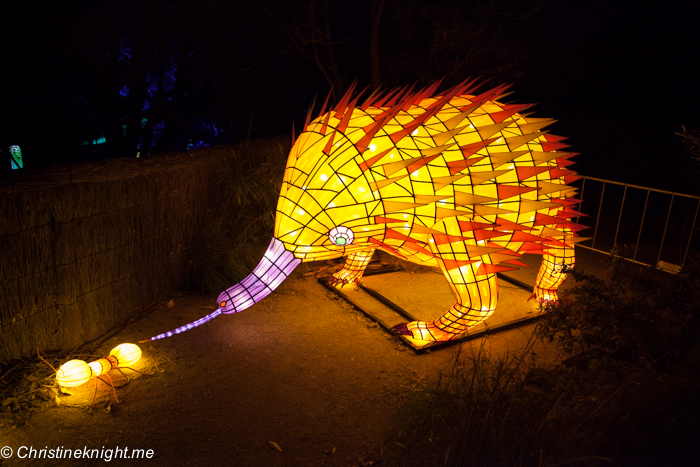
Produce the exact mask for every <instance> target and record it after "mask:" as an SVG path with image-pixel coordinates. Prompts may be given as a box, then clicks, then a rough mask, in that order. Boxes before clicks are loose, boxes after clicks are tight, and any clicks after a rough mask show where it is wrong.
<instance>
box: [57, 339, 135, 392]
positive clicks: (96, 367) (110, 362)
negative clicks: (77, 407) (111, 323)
mask: <svg viewBox="0 0 700 467" xmlns="http://www.w3.org/2000/svg"><path fill="white" fill-rule="evenodd" d="M140 359H141V349H140V348H139V346H138V345H135V344H120V345H118V346H116V347H115V348H113V349H112V351H111V352H110V353H109V356H108V357H106V358H100V359H99V360H95V361H94V362H90V363H86V362H84V361H82V360H69V361H67V362H66V363H64V364H63V365H61V367H60V368H59V369H58V372H56V380H57V381H58V384H59V385H60V386H63V387H66V388H74V387H77V386H80V385H82V384H85V383H87V382H88V381H89V380H90V378H95V377H97V376H100V375H103V374H105V373H107V372H109V371H110V370H113V369H115V368H126V367H130V366H131V365H133V364H134V363H136V362H138V361H139V360H140Z"/></svg>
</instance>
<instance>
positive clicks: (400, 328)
mask: <svg viewBox="0 0 700 467" xmlns="http://www.w3.org/2000/svg"><path fill="white" fill-rule="evenodd" d="M391 332H392V333H393V334H399V335H402V336H413V333H412V332H411V331H409V330H408V323H399V324H397V325H396V326H392V328H391Z"/></svg>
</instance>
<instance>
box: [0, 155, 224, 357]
mask: <svg viewBox="0 0 700 467" xmlns="http://www.w3.org/2000/svg"><path fill="white" fill-rule="evenodd" d="M226 151H227V149H226V148H207V149H202V150H197V151H191V152H187V153H176V154H166V155H160V156H151V157H147V158H143V159H126V158H124V159H112V160H107V161H103V162H96V163H87V164H79V165H61V166H53V167H48V168H45V169H38V170H33V171H26V172H25V171H16V172H13V173H11V177H4V178H0V363H5V362H7V361H9V360H10V359H12V358H16V357H23V356H26V355H29V354H32V353H35V352H36V348H37V347H39V349H41V350H42V351H49V350H57V349H73V348H75V347H77V346H78V345H80V344H81V343H84V342H87V341H90V340H92V339H94V338H96V337H98V336H100V335H101V334H103V333H104V332H106V331H107V330H109V329H111V328H113V327H115V326H117V325H119V324H121V323H123V322H125V321H126V320H127V319H128V318H129V317H130V316H132V315H133V314H134V313H135V312H137V311H139V310H142V309H144V308H147V307H148V306H151V305H153V304H154V303H157V302H158V301H161V300H163V299H164V298H166V297H168V296H169V295H171V294H172V293H173V292H175V291H176V290H177V289H178V288H179V286H180V285H181V282H182V278H183V276H184V274H185V270H186V266H187V264H186V256H185V251H186V249H187V248H188V246H189V244H190V242H191V240H192V238H193V237H194V235H195V234H196V233H197V232H198V230H199V229H201V228H203V227H204V225H206V223H207V222H208V221H209V220H210V219H211V217H212V215H213V214H215V213H216V209H217V206H218V204H219V202H220V200H221V196H222V186H221V183H220V177H219V171H220V167H221V166H222V161H223V159H224V157H225V153H226Z"/></svg>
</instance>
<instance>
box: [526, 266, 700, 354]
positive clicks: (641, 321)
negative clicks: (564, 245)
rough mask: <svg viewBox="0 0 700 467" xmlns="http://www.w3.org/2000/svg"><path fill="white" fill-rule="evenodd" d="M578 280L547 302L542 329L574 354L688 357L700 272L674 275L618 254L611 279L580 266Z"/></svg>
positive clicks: (698, 320) (697, 316)
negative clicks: (559, 297) (556, 300)
mask: <svg viewBox="0 0 700 467" xmlns="http://www.w3.org/2000/svg"><path fill="white" fill-rule="evenodd" d="M573 275H574V278H575V279H576V281H577V284H576V286H574V287H573V288H572V289H571V290H569V291H568V293H565V294H564V296H563V299H562V300H561V301H560V302H559V303H558V304H555V305H547V306H546V307H545V311H546V313H545V314H544V316H543V317H542V320H541V321H540V323H539V325H538V326H537V330H536V333H537V334H538V335H539V336H540V337H541V338H543V339H548V340H549V341H556V342H558V343H559V344H561V346H562V348H563V349H564V351H566V352H567V353H569V354H570V355H574V354H577V353H581V352H585V353H603V354H606V355H610V356H612V357H614V358H618V359H624V360H630V361H637V360H640V359H646V360H647V361H652V360H657V359H659V358H661V357H663V358H664V361H670V360H669V359H674V358H675V359H678V358H682V355H683V354H684V353H685V352H686V351H687V349H688V347H689V346H690V345H692V344H693V343H694V342H695V341H696V340H697V336H698V330H699V329H700V327H699V325H700V312H698V308H697V304H698V303H699V302H700V276H699V275H698V274H697V271H694V272H687V273H684V274H679V275H674V274H669V273H666V272H662V271H658V270H655V269H651V268H645V267H639V266H636V265H633V264H631V263H629V262H627V261H625V260H624V259H622V258H621V257H619V256H616V255H613V256H612V257H611V259H610V267H609V269H608V276H607V277H606V278H599V277H596V276H592V275H589V274H585V273H583V272H579V271H577V270H576V269H574V272H573Z"/></svg>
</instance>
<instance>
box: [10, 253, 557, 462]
mask: <svg viewBox="0 0 700 467" xmlns="http://www.w3.org/2000/svg"><path fill="white" fill-rule="evenodd" d="M308 272H309V269H307V265H302V266H301V267H299V268H298V269H297V271H295V272H294V274H293V275H292V277H290V278H289V279H288V280H287V281H286V282H284V283H283V284H282V285H281V286H280V288H279V289H278V290H277V291H275V293H273V294H272V295H271V296H269V297H268V298H267V299H265V300H264V301H263V302H261V303H259V304H257V305H255V306H254V307H253V308H251V309H250V310H246V311H245V312H243V313H240V314H238V315H232V316H221V317H219V318H217V319H215V320H214V321H212V322H211V323H208V324H207V325H204V326H202V327H200V328H198V329H196V330H192V331H189V332H187V333H185V334H182V335H179V336H176V337H173V338H170V339H165V340H161V341H158V342H154V343H151V344H143V345H142V348H143V351H144V358H143V359H142V362H140V363H139V365H140V366H139V368H140V369H141V370H143V371H147V372H153V373H154V376H152V377H147V376H141V375H138V374H134V373H131V372H130V373H129V375H130V376H131V377H132V379H131V382H130V384H128V385H127V386H125V387H123V388H122V389H118V390H117V392H116V395H117V397H118V398H119V401H120V402H119V403H115V402H114V395H113V394H112V392H111V390H109V388H107V387H106V386H105V385H102V384H101V385H100V386H99V387H98V389H97V400H96V403H95V404H94V405H93V404H92V402H93V394H94V385H90V384H86V385H84V386H82V387H81V388H79V389H77V390H74V391H72V392H73V393H74V394H73V395H72V396H70V397H62V398H61V405H60V406H55V405H53V406H47V407H46V408H44V409H41V410H39V411H37V412H36V413H35V414H34V415H33V416H32V417H31V418H30V419H29V420H28V422H27V423H26V424H25V425H24V426H21V427H12V426H11V422H9V423H8V422H7V421H5V422H3V423H4V425H3V426H0V441H1V442H0V446H5V445H8V446H10V447H11V448H12V449H13V451H14V453H15V455H14V456H13V457H12V458H10V459H5V460H0V464H3V463H5V464H6V465H58V466H63V465H66V466H68V465H71V466H73V465H93V464H101V463H102V462H104V460H95V459H94V458H93V459H90V460H83V459H81V460H78V461H76V460H75V459H71V460H62V461H58V460H28V459H24V460H19V459H18V458H17V454H18V449H20V447H21V446H26V447H29V446H33V447H34V448H35V449H37V450H38V449H43V448H48V449H52V448H59V447H62V448H64V449H81V450H82V449H83V448H84V447H87V448H88V449H98V450H102V448H103V447H104V449H105V450H107V449H116V448H117V447H119V448H120V449H123V448H129V449H144V450H149V449H150V450H153V458H152V459H150V460H134V459H130V460H121V459H120V460H113V461H112V464H115V463H116V465H141V464H143V465H146V464H148V465H154V462H156V463H157V464H155V465H178V466H180V465H182V466H187V465H196V466H209V465H240V466H302V465H303V466H313V465H325V466H350V465H363V464H364V465H371V462H374V463H376V462H378V461H380V460H382V459H380V457H381V453H382V452H383V451H382V446H383V444H384V443H387V442H392V443H393V441H391V440H390V439H388V438H389V437H390V436H391V433H392V428H393V427H394V421H395V419H394V417H395V416H396V414H397V413H398V410H399V407H400V406H401V404H402V402H404V401H405V400H406V398H407V397H409V395H410V392H411V390H412V389H413V388H415V387H416V386H417V385H418V384H422V383H424V382H431V381H433V380H434V376H435V374H436V372H437V371H439V370H440V369H442V368H444V367H445V366H446V365H447V364H448V363H449V361H450V359H451V357H452V355H453V354H454V352H455V351H456V347H453V348H446V349H442V350H438V351H435V352H432V353H427V354H422V355H417V354H415V353H414V352H413V351H412V350H409V349H407V348H406V347H405V346H404V345H403V344H401V343H400V342H399V341H398V340H396V339H395V338H393V337H391V336H389V335H388V334H387V333H385V332H384V331H382V330H381V329H380V328H379V327H378V326H377V325H376V324H374V323H372V322H371V321H369V320H368V319H367V318H365V317H364V315H362V314H361V313H360V312H358V311H356V310H355V309H353V308H352V307H351V306H350V305H348V304H347V303H345V302H344V301H341V300H340V299H338V298H337V296H336V295H335V294H333V293H332V292H330V291H328V290H327V289H325V288H324V287H323V286H321V285H320V284H318V283H317V282H316V280H315V278H314V277H313V276H306V277H305V275H304V274H305V273H308ZM213 309H214V303H213V300H212V298H210V297H205V296H200V295H186V296H183V297H180V298H178V299H176V300H175V301H174V307H172V308H168V307H166V306H163V307H161V308H160V309H158V310H157V311H155V312H153V313H151V314H150V315H148V316H146V317H144V318H142V319H141V320H139V321H137V322H135V323H133V324H132V325H130V326H128V327H127V328H125V329H124V330H122V331H121V332H119V334H117V335H116V336H115V337H112V338H111V339H109V340H108V341H107V342H105V343H104V344H103V345H102V346H101V347H100V352H101V353H104V354H105V355H107V354H108V353H109V350H110V349H111V348H112V347H114V346H115V345H116V344H119V343H122V342H137V341H138V340H140V339H143V338H145V337H149V336H152V335H155V334H158V333H161V332H163V331H167V330H171V329H173V328H175V327H177V326H181V325H183V324H185V323H188V322H191V321H194V320H195V319H197V318H199V317H201V316H203V315H204V314H207V313H209V312H211V311H212V310H213ZM531 330H532V326H529V327H525V328H521V329H517V330H512V331H507V332H504V333H501V334H498V335H496V336H491V337H486V338H484V341H485V342H486V345H487V346H489V347H492V349H493V351H494V352H503V351H505V350H506V349H513V348H517V347H518V346H521V345H523V343H524V342H525V341H526V340H527V338H528V336H529V334H530V333H531ZM481 342H482V340H476V341H472V343H471V344H469V345H480V344H481ZM465 345H466V344H465ZM538 353H539V354H543V353H546V352H545V351H543V350H541V349H540V350H538ZM115 382H116V383H119V382H118V381H115ZM90 407H92V408H90ZM269 442H273V443H276V445H278V446H279V447H280V448H281V451H282V452H278V451H276V450H275V449H273V447H272V446H271V444H270V443H269ZM21 454H27V451H26V449H25V450H22V451H21ZM5 464H3V465H5Z"/></svg>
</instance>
